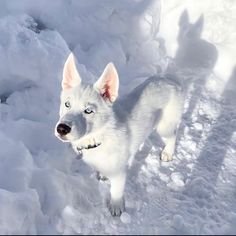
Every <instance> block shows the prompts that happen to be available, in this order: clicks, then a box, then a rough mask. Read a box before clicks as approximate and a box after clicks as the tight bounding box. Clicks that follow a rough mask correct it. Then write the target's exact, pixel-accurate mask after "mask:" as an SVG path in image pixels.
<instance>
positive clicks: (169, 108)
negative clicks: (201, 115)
mask: <svg viewBox="0 0 236 236" xmlns="http://www.w3.org/2000/svg"><path fill="white" fill-rule="evenodd" d="M181 102H182V101H181V98H180V97H178V96H173V97H172V99H170V101H169V102H168V104H167V105H166V106H165V108H164V109H163V111H162V116H161V119H160V120H159V122H158V124H157V126H156V131H157V132H158V134H159V135H160V136H161V137H162V140H163V141H164V143H165V147H164V149H163V150H162V153H161V157H160V158H161V160H162V161H171V160H172V159H173V154H174V151H175V143H176V135H177V129H178V126H179V123H180V119H181V114H182V103H181Z"/></svg>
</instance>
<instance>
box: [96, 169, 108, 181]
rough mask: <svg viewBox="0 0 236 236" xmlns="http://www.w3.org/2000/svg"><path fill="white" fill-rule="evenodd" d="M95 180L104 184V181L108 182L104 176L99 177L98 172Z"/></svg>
mask: <svg viewBox="0 0 236 236" xmlns="http://www.w3.org/2000/svg"><path fill="white" fill-rule="evenodd" d="M96 178H97V180H98V181H104V182H105V181H107V180H108V178H107V177H106V176H104V175H101V174H100V173H99V172H98V171H97V172H96Z"/></svg>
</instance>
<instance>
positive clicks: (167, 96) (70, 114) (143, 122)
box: [55, 53, 183, 216]
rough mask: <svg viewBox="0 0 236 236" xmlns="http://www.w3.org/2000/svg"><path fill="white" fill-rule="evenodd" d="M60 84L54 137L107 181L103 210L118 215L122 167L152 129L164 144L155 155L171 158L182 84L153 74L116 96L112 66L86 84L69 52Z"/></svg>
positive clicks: (121, 200)
mask: <svg viewBox="0 0 236 236" xmlns="http://www.w3.org/2000/svg"><path fill="white" fill-rule="evenodd" d="M61 85H62V92H61V106H60V119H59V121H58V123H57V124H56V127H55V135H56V136H57V137H58V138H59V139H60V140H61V141H63V142H69V143H70V144H71V146H72V147H73V149H74V150H75V152H76V153H77V154H80V155H81V156H82V159H83V161H84V162H86V163H87V164H88V165H89V166H91V167H92V168H94V169H95V170H96V171H97V172H98V173H100V174H101V176H105V177H107V178H108V179H109V181H110V199H109V201H108V208H109V210H110V212H111V215H112V216H120V215H121V214H122V212H123V211H125V201H124V196H123V195H124V188H125V182H126V172H127V169H129V167H130V166H131V165H132V161H133V159H134V156H135V154H136V153H137V151H138V149H139V147H140V145H141V144H142V143H144V141H145V139H146V138H147V137H148V136H149V135H150V134H151V133H152V132H153V131H154V132H157V133H158V134H159V135H160V136H161V137H162V138H163V142H164V144H165V146H164V149H163V150H162V152H161V155H160V159H161V160H162V161H171V160H172V157H173V154H174V151H175V143H176V135H177V129H178V126H179V124H180V121H181V114H182V107H183V92H182V88H181V85H180V84H179V83H177V82H176V81H175V80H173V79H171V78H163V77H159V76H154V77H151V78H149V79H147V80H146V81H145V82H144V83H143V84H141V85H139V86H137V87H136V88H135V89H134V90H133V91H132V92H131V93H129V94H128V95H126V96H125V97H122V98H119V99H118V89H119V77H118V73H117V70H116V68H115V66H114V64H113V63H109V64H107V66H106V67H105V69H104V71H103V73H102V75H101V76H100V77H99V79H98V80H97V81H96V82H95V83H94V84H93V85H91V84H86V83H84V82H82V80H81V78H80V75H79V72H78V71H77V68H76V61H75V58H74V55H73V54H72V53H71V54H70V55H69V57H68V59H67V60H66V62H65V65H64V69H63V79H62V83H61Z"/></svg>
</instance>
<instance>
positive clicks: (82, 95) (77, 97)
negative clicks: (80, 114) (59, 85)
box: [62, 84, 101, 103]
mask: <svg viewBox="0 0 236 236" xmlns="http://www.w3.org/2000/svg"><path fill="white" fill-rule="evenodd" d="M62 98H63V99H68V98H69V99H73V100H74V101H76V102H78V103H88V102H90V103H93V102H95V103H98V102H99V101H100V100H101V97H100V96H99V94H98V93H97V92H96V91H95V90H94V88H93V85H90V84H80V85H79V86H76V87H74V88H72V89H71V90H69V91H65V92H63V94H62Z"/></svg>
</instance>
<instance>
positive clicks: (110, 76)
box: [93, 62, 119, 103]
mask: <svg viewBox="0 0 236 236" xmlns="http://www.w3.org/2000/svg"><path fill="white" fill-rule="evenodd" d="M93 87H94V89H95V90H96V91H98V92H99V93H100V94H101V96H102V97H103V98H104V99H105V100H109V101H110V102H112V103H113V102H114V101H115V100H116V98H117V97H118V89H119V77H118V73H117V71H116V68H115V66H114V64H113V63H111V62H110V63H109V64H107V66H106V68H105V70H104V71H103V73H102V75H101V77H100V78H99V79H98V80H97V82H96V83H95V84H94V85H93Z"/></svg>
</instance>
